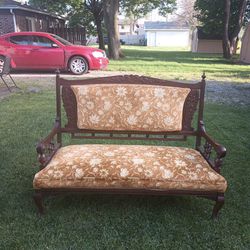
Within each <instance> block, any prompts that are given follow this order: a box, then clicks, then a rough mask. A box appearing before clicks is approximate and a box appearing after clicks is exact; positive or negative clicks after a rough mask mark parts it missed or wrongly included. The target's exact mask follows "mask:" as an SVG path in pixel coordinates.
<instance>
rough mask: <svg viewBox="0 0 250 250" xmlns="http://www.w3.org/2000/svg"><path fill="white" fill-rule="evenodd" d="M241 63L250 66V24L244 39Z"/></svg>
mask: <svg viewBox="0 0 250 250" xmlns="http://www.w3.org/2000/svg"><path fill="white" fill-rule="evenodd" d="M240 61H241V62H244V63H248V64H250V23H249V24H248V25H247V27H246V29H245V32H244V35H243V37H242V41H241V51H240Z"/></svg>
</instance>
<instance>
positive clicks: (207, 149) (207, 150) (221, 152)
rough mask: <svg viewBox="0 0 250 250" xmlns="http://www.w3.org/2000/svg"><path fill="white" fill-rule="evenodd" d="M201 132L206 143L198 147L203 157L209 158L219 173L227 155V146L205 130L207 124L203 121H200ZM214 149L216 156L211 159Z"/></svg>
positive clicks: (209, 161) (208, 160) (211, 164)
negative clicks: (215, 139)
mask: <svg viewBox="0 0 250 250" xmlns="http://www.w3.org/2000/svg"><path fill="white" fill-rule="evenodd" d="M199 132H200V136H201V137H203V138H204V139H205V141H206V142H205V145H203V146H200V147H199V148H198V150H199V152H200V153H201V154H202V155H203V157H204V158H205V159H206V160H207V162H208V163H209V164H210V166H211V167H212V168H213V169H214V170H216V171H217V172H218V173H219V172H220V168H221V166H222V161H223V158H224V157H225V156H226V152H227V151H226V148H225V147H224V146H222V145H220V144H219V143H217V142H215V141H214V140H213V139H212V138H211V137H210V136H209V135H208V134H207V133H206V130H205V125H204V122H203V121H199ZM212 149H214V151H215V152H216V157H215V158H214V159H211V158H212V157H211V154H212Z"/></svg>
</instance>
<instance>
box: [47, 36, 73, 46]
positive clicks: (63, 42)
mask: <svg viewBox="0 0 250 250" xmlns="http://www.w3.org/2000/svg"><path fill="white" fill-rule="evenodd" d="M51 36H52V37H53V38H55V39H56V40H57V41H59V42H60V43H62V44H63V45H73V44H72V43H71V42H69V41H67V40H65V39H63V38H61V37H60V36H57V35H51Z"/></svg>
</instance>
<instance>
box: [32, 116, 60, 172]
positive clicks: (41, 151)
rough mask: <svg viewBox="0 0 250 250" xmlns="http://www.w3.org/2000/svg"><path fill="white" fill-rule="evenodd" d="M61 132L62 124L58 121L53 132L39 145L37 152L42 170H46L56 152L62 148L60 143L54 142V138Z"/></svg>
mask: <svg viewBox="0 0 250 250" xmlns="http://www.w3.org/2000/svg"><path fill="white" fill-rule="evenodd" d="M59 131H60V122H59V120H57V119H56V122H55V124H54V126H53V128H52V130H51V132H50V133H49V134H48V135H47V136H46V137H45V138H44V139H42V140H41V141H40V142H39V143H38V144H37V146H36V151H37V154H38V161H39V162H40V163H41V166H40V168H44V167H45V166H46V165H47V164H48V162H49V161H50V160H51V158H52V157H53V155H54V154H55V153H56V151H57V150H58V149H59V148H60V147H61V144H60V143H56V142H54V137H55V135H57V133H58V132H59Z"/></svg>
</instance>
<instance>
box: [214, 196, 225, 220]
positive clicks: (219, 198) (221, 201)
mask: <svg viewBox="0 0 250 250" xmlns="http://www.w3.org/2000/svg"><path fill="white" fill-rule="evenodd" d="M224 203H225V198H224V194H219V195H218V196H217V200H216V203H215V205H214V208H213V213H212V219H218V213H219V211H220V210H221V208H222V207H223V205H224Z"/></svg>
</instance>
